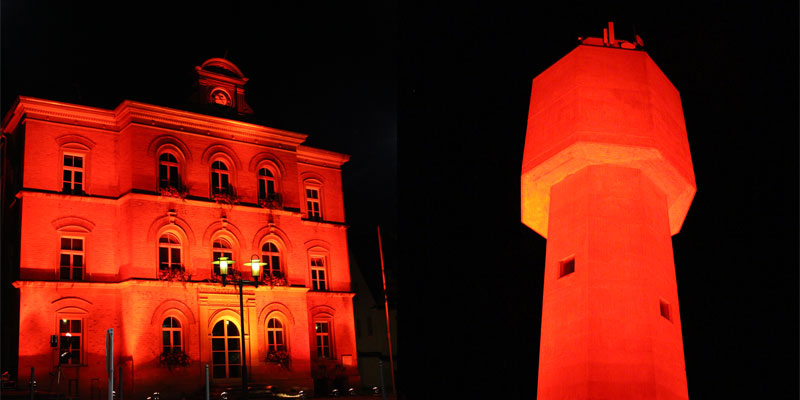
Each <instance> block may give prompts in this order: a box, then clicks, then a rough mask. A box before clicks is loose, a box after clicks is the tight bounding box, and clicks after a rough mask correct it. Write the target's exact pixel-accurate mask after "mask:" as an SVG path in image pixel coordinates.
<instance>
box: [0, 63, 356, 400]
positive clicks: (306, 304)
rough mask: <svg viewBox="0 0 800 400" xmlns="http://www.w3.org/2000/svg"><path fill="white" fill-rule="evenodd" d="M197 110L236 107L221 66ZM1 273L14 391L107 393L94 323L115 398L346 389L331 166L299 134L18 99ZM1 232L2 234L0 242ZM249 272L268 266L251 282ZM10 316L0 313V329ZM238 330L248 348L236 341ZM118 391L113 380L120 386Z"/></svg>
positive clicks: (234, 84) (233, 82) (351, 378)
mask: <svg viewBox="0 0 800 400" xmlns="http://www.w3.org/2000/svg"><path fill="white" fill-rule="evenodd" d="M196 72H197V77H198V81H197V89H198V90H197V93H196V95H195V96H194V100H195V101H196V102H199V103H204V104H205V106H206V107H209V110H216V111H221V112H226V111H227V112H230V113H231V115H246V114H249V113H252V110H251V109H250V107H249V106H247V104H246V103H245V102H244V89H243V86H244V84H245V83H246V81H247V79H246V78H245V77H244V76H243V75H242V74H241V72H240V71H239V69H238V68H237V67H236V66H235V65H233V64H232V63H230V62H228V61H226V60H223V59H211V60H208V61H206V62H205V63H203V64H202V65H201V66H198V67H197V68H196ZM2 132H3V136H4V137H3V149H4V160H3V163H4V171H3V198H4V212H5V215H4V217H5V220H4V225H7V226H6V227H5V228H4V235H5V238H4V239H5V240H4V243H5V246H6V249H5V250H6V252H5V253H6V254H4V265H3V267H4V269H9V268H10V269H12V270H13V271H14V272H13V273H10V274H8V275H7V276H8V277H12V279H13V281H14V282H13V287H14V288H16V289H17V290H18V296H19V297H18V310H19V311H18V312H19V318H18V321H19V330H18V337H19V343H18V347H19V352H18V360H17V365H18V373H19V379H20V381H23V382H24V381H25V380H27V374H28V373H29V371H30V368H31V367H34V368H35V371H36V372H35V373H36V377H37V380H38V382H39V389H41V390H50V391H53V392H60V393H61V394H65V395H71V396H77V397H80V398H99V393H105V391H106V390H107V384H106V382H107V373H106V369H105V360H106V357H105V340H106V331H107V330H108V329H113V330H114V363H115V366H116V368H115V370H116V371H117V372H119V369H120V368H121V370H122V376H121V381H122V385H123V386H122V390H123V391H124V393H125V396H126V397H128V396H131V395H132V396H136V397H138V396H145V395H146V394H147V393H151V392H153V391H160V392H161V393H162V394H166V393H175V394H176V395H180V394H185V395H190V394H191V393H195V392H198V391H199V390H202V387H203V384H204V375H205V366H206V365H208V366H209V372H210V375H211V379H212V381H213V384H214V385H217V386H224V385H237V384H240V382H241V363H242V356H243V355H244V356H245V357H246V363H247V371H248V375H249V381H250V382H251V383H253V384H272V385H276V386H279V387H292V386H294V387H298V388H311V387H312V385H313V384H314V379H317V378H324V377H326V376H332V375H333V374H335V375H336V376H337V377H338V378H340V379H341V378H342V377H344V378H346V379H347V380H348V383H349V384H350V385H357V384H359V377H358V366H357V361H356V341H355V332H354V325H353V302H352V297H353V293H352V292H351V286H350V272H349V259H348V251H347V239H346V226H345V224H344V222H345V220H344V206H343V198H342V183H341V166H342V165H343V164H344V163H345V162H347V160H348V158H349V156H347V155H344V154H339V153H334V152H330V151H325V150H320V149H315V148H310V147H307V146H303V145H302V143H303V142H304V140H305V139H306V135H304V134H299V133H294V132H289V131H284V130H278V129H273V128H268V127H265V126H260V125H258V124H254V123H250V122H243V121H241V120H237V119H230V118H221V117H219V116H214V115H208V114H206V113H193V112H187V111H181V110H177V109H171V108H166V107H160V106H156V105H151V104H145V103H140V102H134V101H128V100H126V101H124V102H122V103H121V104H120V105H119V106H118V107H116V108H115V109H113V110H105V109H98V108H92V107H85V106H80V105H75V104H66V103H60V102H55V101H49V100H42V99H37V98H30V97H20V98H19V99H18V100H17V102H16V104H15V105H14V106H13V107H12V109H11V110H10V111H9V113H8V115H7V116H6V118H5V119H4V120H3V126H2ZM9 236H11V237H9ZM220 257H228V259H231V260H233V261H234V262H235V263H234V264H233V266H232V267H231V271H230V274H231V275H229V280H228V281H230V279H231V278H232V279H235V278H236V277H239V276H241V277H243V278H245V279H248V280H252V279H251V274H250V272H249V271H250V269H249V267H247V266H245V263H246V262H248V261H249V260H251V259H252V258H257V259H260V260H261V261H262V262H264V263H265V265H264V267H263V268H262V269H263V273H262V274H261V277H260V282H261V284H260V285H259V286H258V287H255V286H245V287H244V289H243V304H244V326H241V323H240V312H239V309H240V301H239V289H238V287H237V286H234V285H231V284H230V283H229V284H228V285H227V286H223V284H222V281H221V279H220V278H221V276H220V271H219V266H215V265H214V264H213V261H214V260H218V259H219V258H220ZM5 322H6V321H4V323H5ZM241 329H244V343H242V339H241V335H240V334H241V331H240V330H241ZM116 379H117V380H118V381H119V380H120V377H119V376H118V377H116Z"/></svg>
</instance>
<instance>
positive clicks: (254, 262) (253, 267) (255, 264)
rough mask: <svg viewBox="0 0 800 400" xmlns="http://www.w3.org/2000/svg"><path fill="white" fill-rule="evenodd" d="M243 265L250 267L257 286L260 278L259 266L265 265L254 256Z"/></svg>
mask: <svg viewBox="0 0 800 400" xmlns="http://www.w3.org/2000/svg"><path fill="white" fill-rule="evenodd" d="M244 265H249V266H250V269H251V270H252V272H253V280H254V281H256V284H258V278H259V277H260V276H261V266H262V265H266V263H262V262H261V260H260V259H259V258H258V256H257V255H255V254H254V255H252V256H251V257H250V262H248V263H244Z"/></svg>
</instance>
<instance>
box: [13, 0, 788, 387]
mask: <svg viewBox="0 0 800 400" xmlns="http://www.w3.org/2000/svg"><path fill="white" fill-rule="evenodd" d="M517 3H520V2H515V3H513V4H514V5H512V4H504V5H492V6H489V5H488V4H489V2H486V3H485V4H484V3H479V2H465V3H463V4H462V3H457V5H456V4H442V3H439V2H419V3H403V4H401V5H399V6H398V5H397V4H396V2H391V3H386V2H381V1H376V2H366V1H365V2H359V4H355V3H352V2H335V3H334V2H325V3H323V4H327V5H320V4H313V5H312V4H310V3H309V4H305V3H303V4H301V5H292V6H280V7H266V6H254V5H252V4H249V5H244V4H238V3H229V2H219V3H218V6H217V7H216V8H209V7H204V6H201V5H200V4H197V3H187V4H186V5H182V6H170V5H168V2H160V3H153V4H146V2H145V3H139V2H137V3H130V4H127V3H126V5H125V6H124V7H122V6H119V7H118V6H110V5H106V6H105V7H100V8H98V7H90V6H87V5H81V4H82V3H77V4H76V5H69V4H64V2H52V3H49V4H45V3H43V2H37V1H19V0H4V1H3V2H2V4H1V5H0V7H2V8H1V9H0V11H2V20H0V22H2V26H1V27H0V28H1V29H2V31H0V34H1V35H0V40H2V42H0V44H2V53H1V54H0V56H2V59H1V61H2V69H1V70H0V72H1V73H2V76H0V78H1V79H2V80H1V81H0V84H1V85H2V86H0V87H1V88H2V104H1V105H0V110H1V111H2V112H3V114H5V113H6V112H7V111H8V109H9V107H10V105H11V103H12V102H13V99H14V98H15V97H16V96H17V95H25V96H34V97H41V98H46V99H53V100H60V101H66V102H73V103H78V104H85V105H90V106H96V107H104V108H114V107H116V106H117V105H118V104H119V102H121V101H122V100H123V99H132V100H139V101H145V102H149V103H153V104H160V105H167V106H172V105H173V104H178V103H179V102H180V100H181V99H182V98H183V97H181V96H185V94H186V90H187V87H186V84H187V81H188V82H189V83H190V82H191V80H190V76H191V75H190V73H191V71H192V69H193V68H194V66H195V65H199V64H200V63H201V62H203V61H204V60H205V59H208V58H211V57H222V56H226V57H227V59H228V60H230V61H232V62H233V63H234V64H236V65H237V66H239V67H240V69H241V70H242V71H243V73H244V74H245V76H247V77H249V78H250V81H249V83H248V84H247V86H246V90H247V93H248V97H247V101H248V103H249V104H250V105H251V106H252V108H253V109H254V110H255V112H256V115H257V117H258V118H259V120H260V121H261V123H263V124H264V125H267V126H272V127H275V128H280V129H286V130H291V131H296V132H302V133H306V134H309V135H310V136H309V139H308V141H307V143H306V144H308V145H310V146H316V147H321V148H324V149H329V150H333V151H339V152H343V153H347V154H351V155H352V159H351V161H350V162H349V163H348V164H346V165H345V166H344V168H343V177H344V191H345V193H344V196H345V204H346V214H347V222H348V224H350V225H351V228H350V230H349V232H348V235H349V240H350V246H351V251H352V252H351V258H355V259H356V260H357V262H358V263H359V265H360V266H361V269H362V270H364V271H365V274H367V275H368V276H367V278H368V279H369V280H370V281H371V282H372V283H373V285H375V286H377V285H378V284H379V282H380V275H379V260H378V255H377V247H376V246H377V242H376V236H375V226H376V225H377V224H380V225H381V229H382V230H383V231H384V251H385V252H386V256H387V268H388V269H389V272H388V273H389V275H390V286H391V287H392V290H391V291H390V297H391V298H392V299H393V301H395V302H397V307H398V314H399V319H400V322H399V334H398V342H399V344H398V346H399V349H398V352H397V355H398V363H399V370H398V375H397V377H398V384H399V386H400V388H401V390H402V391H404V392H405V393H406V394H407V395H408V396H409V398H433V397H437V398H448V397H451V396H455V395H456V394H464V395H465V396H463V398H478V397H479V396H490V397H491V398H500V397H503V398H534V397H535V388H536V377H537V367H538V352H539V330H540V324H541V319H540V318H541V316H540V313H541V298H542V293H541V290H542V281H543V264H544V256H545V240H544V239H542V238H541V237H540V236H538V235H537V234H536V233H534V232H533V231H531V230H530V229H528V228H527V227H525V226H524V225H523V224H521V223H520V221H519V219H520V218H519V215H520V209H519V207H520V206H519V175H520V170H521V161H522V151H523V144H524V137H525V130H526V124H527V113H528V106H529V100H530V84H531V80H532V79H533V77H535V76H536V75H538V74H539V73H541V72H542V71H543V70H544V69H546V68H547V67H548V66H550V65H551V64H553V63H555V62H556V61H557V60H558V59H560V58H561V57H563V56H564V55H566V54H567V53H568V52H569V51H571V50H572V49H574V48H575V46H577V38H578V37H579V36H595V37H597V36H602V29H603V28H604V27H605V26H606V24H607V22H608V21H609V20H613V21H614V22H615V27H616V36H617V37H618V38H621V39H630V40H632V39H633V37H634V30H635V33H636V34H638V35H639V36H641V37H642V39H643V40H644V44H645V50H646V51H647V52H648V54H649V55H650V57H651V58H652V59H653V60H654V61H655V62H656V64H657V65H658V66H659V67H660V68H661V70H662V71H663V72H664V73H665V74H666V76H667V77H668V78H669V79H670V80H671V81H672V83H673V84H674V85H675V87H676V88H677V89H678V90H679V91H680V93H681V99H682V102H683V108H684V115H685V119H686V128H687V132H688V136H689V144H690V147H691V152H692V162H693V164H694V172H695V178H696V182H697V188H698V191H697V194H696V196H695V199H694V202H693V203H692V206H691V208H690V210H689V214H688V216H687V217H686V220H685V222H684V224H683V228H682V230H681V232H680V233H679V234H678V235H676V236H674V237H673V246H674V254H675V264H676V273H677V278H678V290H679V298H680V305H681V322H682V325H683V338H684V347H685V358H686V371H687V379H688V385H689V395H690V397H691V398H693V399H718V398H719V399H721V398H787V399H794V398H797V397H798V342H799V341H800V339H799V338H798V314H799V310H798V301H799V300H800V299H799V298H798V283H799V279H800V275H799V274H798V269H799V267H800V265H799V264H800V263H798V261H799V260H798V180H799V179H798V178H799V177H798V169H799V167H800V166H799V165H798V106H799V104H798V21H797V17H798V6H797V4H796V2H783V3H784V5H783V6H774V5H759V4H756V3H755V2H749V3H748V4H739V2H704V3H702V4H699V3H697V2H692V3H689V2H687V3H685V4H684V3H680V2H671V3H660V5H658V6H653V5H650V6H646V5H644V4H643V3H632V4H629V5H625V6H622V5H609V4H600V3H601V2H595V3H589V4H590V5H586V4H581V3H577V2H563V3H556V2H551V3H548V4H544V5H542V4H534V2H527V3H529V4H517ZM109 4H110V3H109ZM156 4H157V5H158V6H157V7H155V5H156ZM229 4H233V5H229ZM254 4H256V3H254ZM292 4H295V3H292ZM176 107H177V106H176ZM177 108H180V107H177ZM398 222H399V223H398ZM376 271H377V272H376ZM442 393H446V394H442Z"/></svg>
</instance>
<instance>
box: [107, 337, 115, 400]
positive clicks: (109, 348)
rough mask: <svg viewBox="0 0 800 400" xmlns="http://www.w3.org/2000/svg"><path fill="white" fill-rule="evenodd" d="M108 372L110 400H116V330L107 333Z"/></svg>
mask: <svg viewBox="0 0 800 400" xmlns="http://www.w3.org/2000/svg"><path fill="white" fill-rule="evenodd" d="M106 370H107V371H108V400H114V329H109V330H107V331H106Z"/></svg>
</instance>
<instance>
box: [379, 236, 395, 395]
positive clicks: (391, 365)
mask: <svg viewBox="0 0 800 400" xmlns="http://www.w3.org/2000/svg"><path fill="white" fill-rule="evenodd" d="M378 249H380V252H381V277H383V306H384V308H385V309H386V338H387V339H388V340H389V371H391V372H392V393H394V394H397V386H395V382H394V359H393V358H392V332H391V329H390V328H389V300H388V299H387V298H386V272H384V270H383V245H382V244H381V227H380V225H378Z"/></svg>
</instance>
